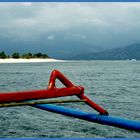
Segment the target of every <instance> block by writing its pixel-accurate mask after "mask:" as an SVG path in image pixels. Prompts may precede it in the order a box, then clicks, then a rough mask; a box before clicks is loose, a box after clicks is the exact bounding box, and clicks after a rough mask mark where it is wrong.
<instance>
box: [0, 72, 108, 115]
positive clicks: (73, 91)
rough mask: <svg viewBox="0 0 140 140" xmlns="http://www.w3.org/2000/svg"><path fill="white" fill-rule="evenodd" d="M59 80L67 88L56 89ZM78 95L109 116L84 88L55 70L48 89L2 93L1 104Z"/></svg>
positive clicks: (0, 95) (0, 96)
mask: <svg viewBox="0 0 140 140" xmlns="http://www.w3.org/2000/svg"><path fill="white" fill-rule="evenodd" d="M56 79H59V80H60V81H61V82H62V83H63V84H64V85H65V86H66V87H65V88H56V86H55V80H56ZM72 95H76V96H77V97H78V98H80V99H84V100H85V103H86V104H88V105H89V106H91V107H92V108H94V109H95V110H96V111H98V112H99V113H100V114H104V115H108V112H107V111H106V110H104V109H103V108H102V107H100V106H99V105H97V104H96V103H94V102H93V101H92V100H90V99H89V98H88V97H87V96H86V95H84V87H82V86H75V85H74V84H73V83H72V82H71V81H69V80H68V79H67V78H66V77H65V76H64V75H63V74H62V73H60V72H59V71H58V70H54V71H53V72H52V74H51V76H50V80H49V85H48V88H47V89H42V90H31V91H19V92H18V91H17V92H5V93H4V92H3V93H0V103H5V102H19V101H26V100H37V99H46V98H47V99H48V98H56V97H64V96H72Z"/></svg>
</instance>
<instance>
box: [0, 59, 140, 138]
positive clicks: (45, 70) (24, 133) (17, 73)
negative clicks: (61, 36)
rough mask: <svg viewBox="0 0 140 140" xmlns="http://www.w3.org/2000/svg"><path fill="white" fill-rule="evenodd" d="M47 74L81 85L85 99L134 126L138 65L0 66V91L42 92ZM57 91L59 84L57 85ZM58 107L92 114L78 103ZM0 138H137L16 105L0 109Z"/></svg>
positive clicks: (139, 99) (139, 109)
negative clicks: (60, 74) (62, 75)
mask: <svg viewBox="0 0 140 140" xmlns="http://www.w3.org/2000/svg"><path fill="white" fill-rule="evenodd" d="M53 69H58V70H60V71H61V72H62V73H63V74H65V75H66V76H67V77H68V78H69V79H70V80H71V81H72V82H73V83H74V84H75V85H82V86H84V87H85V94H86V95H87V96H89V97H90V98H91V99H92V100H93V101H95V102H96V103H98V104H99V105H101V106H102V107H103V108H105V109H106V110H107V111H108V112H109V113H110V115H112V116H118V117H122V118H127V119H132V120H137V121H140V61H68V62H51V63H47V62H46V63H21V64H0V92H10V91H19V90H31V89H45V88H46V87H47V85H48V80H49V76H50V73H51V71H52V70H53ZM57 86H58V87H61V86H62V85H61V84H60V83H59V82H58V81H57ZM67 98H68V99H71V98H74V97H67ZM62 106H68V107H72V108H78V109H81V110H84V111H87V112H91V113H92V112H93V113H96V111H95V110H94V109H92V108H90V107H88V106H87V105H85V104H84V103H69V104H62ZM0 137H4V138H6V137H34V138H68V137H69V138H77V137H78V138H79V137H81V138H82V137H83V138H91V137H94V138H97V137H103V138H104V137H105V138H108V137H114V138H115V137H119V138H120V137H129V138H130V137H132V138H137V137H140V133H138V132H133V131H128V130H124V129H120V128H116V127H111V126H105V125H100V124H96V123H91V122H87V121H84V120H79V119H75V118H70V117H66V116H63V115H60V114H55V113H51V112H47V111H44V110H40V109H37V108H34V107H31V106H22V107H11V108H10V107H8V108H0Z"/></svg>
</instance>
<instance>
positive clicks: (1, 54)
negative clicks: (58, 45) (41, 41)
mask: <svg viewBox="0 0 140 140" xmlns="http://www.w3.org/2000/svg"><path fill="white" fill-rule="evenodd" d="M5 58H15V59H18V58H23V59H30V58H43V59H44V58H49V56H48V55H47V54H42V53H36V54H32V53H24V54H20V53H18V52H14V53H13V54H12V55H11V56H10V55H6V54H5V52H4V51H2V52H0V59H5Z"/></svg>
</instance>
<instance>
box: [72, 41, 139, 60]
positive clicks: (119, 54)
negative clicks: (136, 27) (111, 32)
mask: <svg viewBox="0 0 140 140" xmlns="http://www.w3.org/2000/svg"><path fill="white" fill-rule="evenodd" d="M73 59H76V60H126V59H137V60H140V44H138V43H137V44H132V45H129V46H126V47H121V48H114V49H109V50H105V51H101V52H96V53H95V52H91V53H84V54H81V55H77V56H76V57H75V58H73Z"/></svg>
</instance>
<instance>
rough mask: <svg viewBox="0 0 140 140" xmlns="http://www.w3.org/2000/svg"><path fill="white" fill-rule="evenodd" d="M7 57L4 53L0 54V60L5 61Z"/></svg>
mask: <svg viewBox="0 0 140 140" xmlns="http://www.w3.org/2000/svg"><path fill="white" fill-rule="evenodd" d="M7 57H8V56H7V55H6V54H5V52H4V51H2V52H0V58H1V59H5V58H7Z"/></svg>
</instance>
